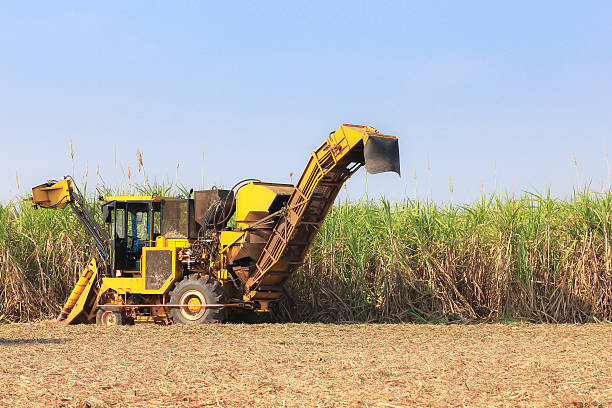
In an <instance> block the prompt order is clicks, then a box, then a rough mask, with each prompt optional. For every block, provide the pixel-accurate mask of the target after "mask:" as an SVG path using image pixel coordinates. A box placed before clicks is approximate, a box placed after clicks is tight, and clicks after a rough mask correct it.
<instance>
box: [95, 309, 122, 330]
mask: <svg viewBox="0 0 612 408" xmlns="http://www.w3.org/2000/svg"><path fill="white" fill-rule="evenodd" d="M96 324H97V325H100V326H121V325H123V324H124V319H123V313H121V310H118V309H117V308H115V309H111V308H104V309H99V310H98V313H96Z"/></svg>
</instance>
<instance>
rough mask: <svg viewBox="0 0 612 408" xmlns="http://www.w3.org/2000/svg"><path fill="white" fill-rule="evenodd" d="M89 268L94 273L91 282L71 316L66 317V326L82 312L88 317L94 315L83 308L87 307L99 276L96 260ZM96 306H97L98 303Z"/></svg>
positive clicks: (92, 261)
mask: <svg viewBox="0 0 612 408" xmlns="http://www.w3.org/2000/svg"><path fill="white" fill-rule="evenodd" d="M87 268H88V269H90V270H91V271H92V272H93V273H92V274H91V276H90V278H89V282H88V283H87V285H86V286H85V288H84V289H83V292H81V295H80V296H79V299H78V300H77V302H76V304H75V305H74V307H73V308H72V310H71V311H70V314H68V317H66V319H65V320H64V322H65V323H66V324H70V322H72V321H73V320H74V319H75V318H76V317H77V316H78V315H79V314H81V312H85V313H86V314H87V315H90V314H91V313H92V311H91V310H89V311H87V310H85V311H84V310H83V308H84V307H85V303H86V302H87V299H88V297H89V293H90V291H91V287H92V285H93V283H94V282H95V281H96V276H97V275H98V267H97V265H96V260H95V259H92V260H91V261H90V263H89V265H88V266H87ZM95 305H97V301H96V303H95Z"/></svg>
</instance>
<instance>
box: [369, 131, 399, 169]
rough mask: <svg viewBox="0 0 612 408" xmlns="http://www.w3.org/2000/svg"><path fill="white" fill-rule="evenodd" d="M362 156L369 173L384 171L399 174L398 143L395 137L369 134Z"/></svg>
mask: <svg viewBox="0 0 612 408" xmlns="http://www.w3.org/2000/svg"><path fill="white" fill-rule="evenodd" d="M363 156H364V158H365V167H366V170H367V171H368V173H370V174H377V173H384V172H386V171H394V172H396V173H397V174H400V158H399V144H398V141H397V139H395V138H390V137H380V136H370V137H369V138H368V141H367V142H366V145H365V148H364V151H363ZM400 175H401V174H400Z"/></svg>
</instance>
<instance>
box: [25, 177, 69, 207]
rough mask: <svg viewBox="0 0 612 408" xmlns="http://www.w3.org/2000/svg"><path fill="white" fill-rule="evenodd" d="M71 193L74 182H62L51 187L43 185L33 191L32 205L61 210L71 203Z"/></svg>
mask: <svg viewBox="0 0 612 408" xmlns="http://www.w3.org/2000/svg"><path fill="white" fill-rule="evenodd" d="M70 191H72V181H71V180H69V179H63V180H60V181H58V182H57V183H55V184H53V185H51V186H48V185H47V184H41V185H40V186H36V187H34V188H33V189H32V205H34V206H40V207H43V208H57V209H60V210H61V209H62V208H64V207H66V205H68V203H69V202H70Z"/></svg>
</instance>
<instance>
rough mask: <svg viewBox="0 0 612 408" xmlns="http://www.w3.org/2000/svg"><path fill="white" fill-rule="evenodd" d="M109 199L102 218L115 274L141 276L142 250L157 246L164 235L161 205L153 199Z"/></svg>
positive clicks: (104, 206)
mask: <svg viewBox="0 0 612 408" xmlns="http://www.w3.org/2000/svg"><path fill="white" fill-rule="evenodd" d="M109 199H110V201H107V202H106V203H105V204H104V205H103V206H102V214H103V217H104V224H105V226H106V230H107V232H108V235H109V237H110V250H111V263H112V265H111V270H112V271H115V273H114V275H118V276H134V275H135V274H140V270H141V265H140V259H141V256H142V248H144V247H149V246H154V245H155V244H154V243H155V239H156V238H157V237H158V236H159V235H160V219H161V217H160V202H159V201H154V200H152V199H150V198H149V197H134V198H132V197H130V198H128V199H114V197H109Z"/></svg>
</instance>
